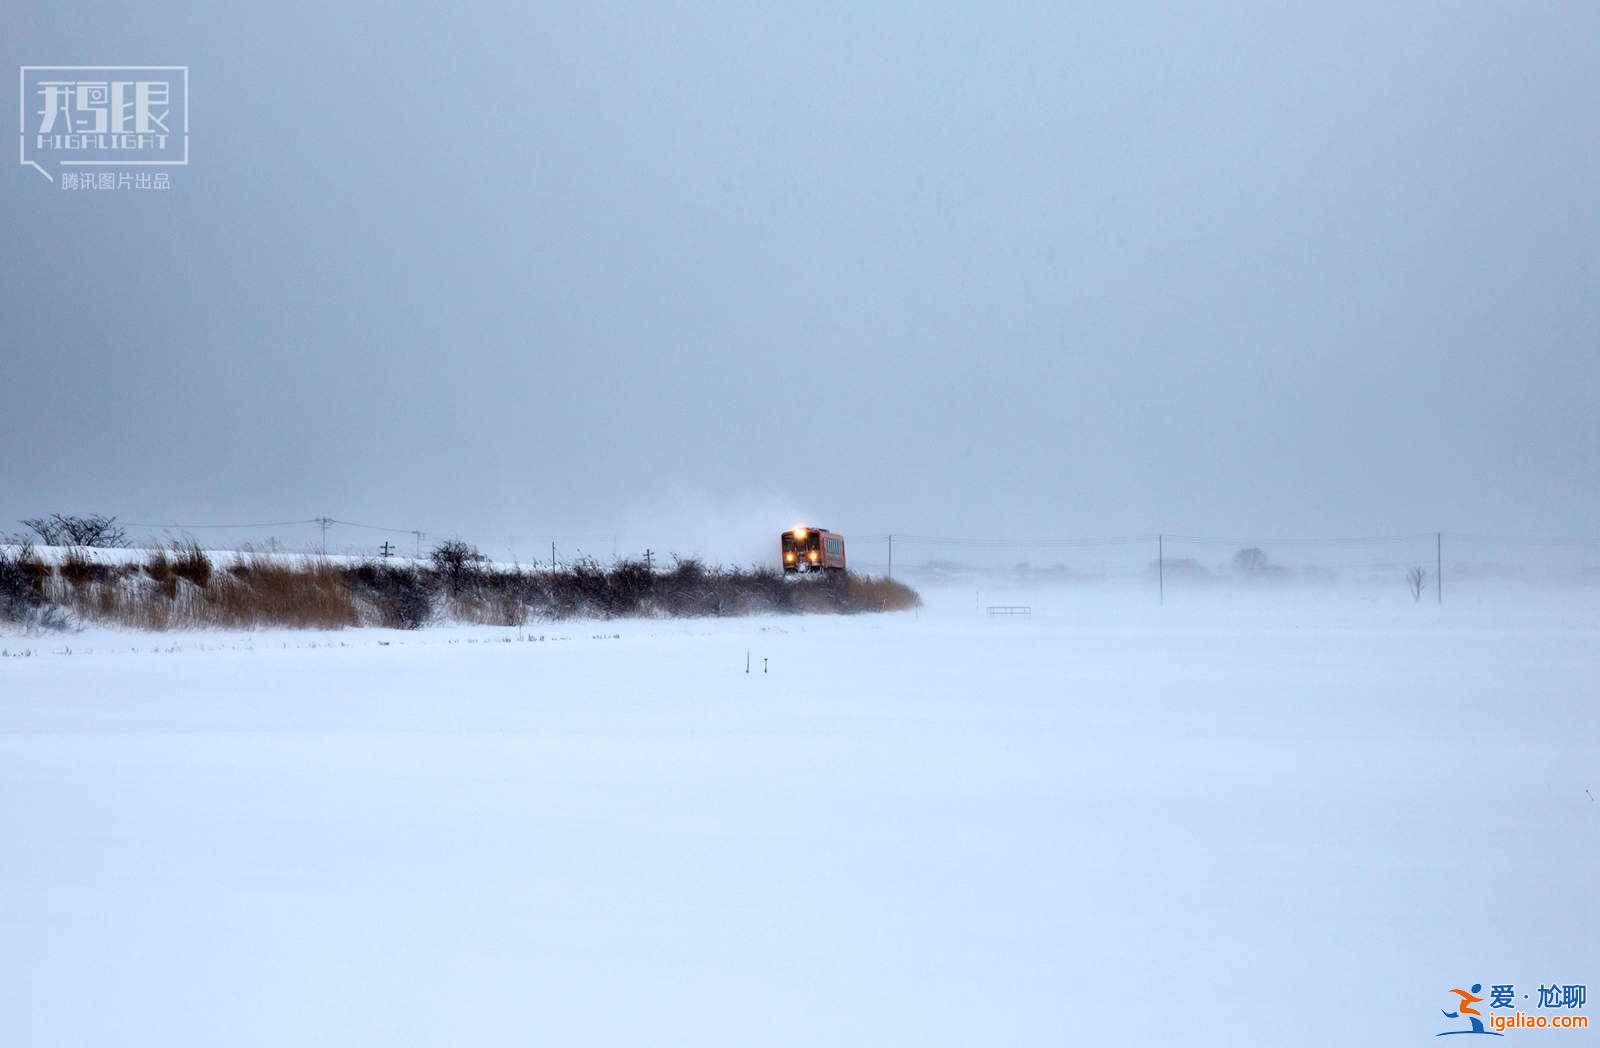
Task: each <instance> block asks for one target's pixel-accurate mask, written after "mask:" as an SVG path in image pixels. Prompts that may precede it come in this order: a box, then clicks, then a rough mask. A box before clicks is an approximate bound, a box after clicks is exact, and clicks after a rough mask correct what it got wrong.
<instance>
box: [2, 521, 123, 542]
mask: <svg viewBox="0 0 1600 1048" xmlns="http://www.w3.org/2000/svg"><path fill="white" fill-rule="evenodd" d="M22 524H23V526H24V527H26V528H28V529H29V530H30V531H32V532H33V533H34V534H35V535H38V536H39V541H40V542H43V543H44V544H45V545H46V546H94V547H116V546H126V545H127V544H128V533H127V531H125V530H124V529H123V528H122V526H121V525H119V524H118V523H117V518H116V517H107V516H105V515H103V514H98V513H95V514H90V515H89V516H86V517H79V516H71V515H68V514H62V513H52V514H50V515H49V516H48V517H32V518H30V519H28V520H25V521H23V522H22Z"/></svg>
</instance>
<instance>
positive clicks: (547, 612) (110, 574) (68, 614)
mask: <svg viewBox="0 0 1600 1048" xmlns="http://www.w3.org/2000/svg"><path fill="white" fill-rule="evenodd" d="M49 553H50V554H51V555H49V556H46V555H44V554H43V553H41V551H38V550H36V549H34V548H33V547H31V546H25V545H24V546H19V547H15V548H13V549H10V550H0V621H6V622H13V623H21V624H23V625H24V626H33V627H41V628H52V627H55V628H59V627H62V626H65V625H67V624H69V623H70V622H73V621H76V622H79V623H85V624H89V623H93V624H102V625H113V626H124V627H132V628H137V629H156V630H159V629H182V628H250V627H257V626H283V627H294V628H324V629H325V628H337V627H341V626H361V625H367V626H387V627H391V628H396V629H417V628H419V627H422V626H425V625H427V624H429V623H432V622H468V623H481V624H486V625H502V626H516V625H521V624H522V623H525V622H528V621H530V620H559V619H569V618H624V617H665V616H672V617H685V616H728V615H748V614H760V613H774V614H795V613H808V612H809V613H830V612H831V613H854V612H867V611H892V610H900V609H905V608H912V607H916V606H917V605H918V604H919V603H920V600H919V598H918V596H917V594H916V592H915V591H914V590H912V589H911V588H910V587H908V586H906V585H904V584H903V583H898V582H893V581H891V580H888V579H880V578H873V577H870V576H864V575H855V574H852V575H849V576H840V577H837V578H828V579H816V580H804V581H793V580H786V579H785V578H784V576H783V575H782V574H781V573H780V572H777V571H775V570H771V569H766V568H724V567H713V566H709V565H706V564H704V563H702V562H701V561H699V560H695V559H678V560H676V561H675V562H674V563H673V565H672V566H671V567H670V568H668V569H666V570H658V569H656V568H655V567H653V566H652V565H650V564H648V563H646V562H644V561H640V560H619V561H616V562H615V563H612V564H610V565H601V564H600V563H598V562H596V561H594V560H580V561H578V562H576V563H573V564H570V565H566V566H564V567H561V568H559V569H557V570H553V571H552V570H538V571H530V570H525V569H522V568H520V567H517V566H507V565H500V564H494V563H491V562H490V561H488V560H487V559H485V558H484V557H483V556H482V555H481V554H479V553H478V552H477V551H476V550H474V549H473V548H472V547H470V546H467V545H465V544H463V543H459V542H450V543H442V544H440V546H438V547H437V548H436V549H435V550H434V555H433V556H432V557H431V558H430V560H429V561H428V562H426V563H423V562H415V561H385V560H373V561H352V560H349V559H343V558H330V557H319V556H284V555H281V554H268V553H253V552H246V553H241V554H216V553H212V552H208V551H205V550H202V549H200V548H199V547H198V546H196V545H193V544H182V543H179V544H174V545H172V546H169V547H166V548H162V549H155V550H151V551H148V552H145V553H142V554H141V553H132V552H128V553H125V554H124V555H120V556H110V557H108V556H104V555H99V554H98V553H97V552H96V551H91V550H87V549H83V548H80V547H68V548H66V549H64V550H51V551H49Z"/></svg>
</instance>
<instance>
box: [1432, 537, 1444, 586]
mask: <svg viewBox="0 0 1600 1048" xmlns="http://www.w3.org/2000/svg"><path fill="white" fill-rule="evenodd" d="M1433 593H1434V598H1435V599H1434V602H1435V603H1436V604H1443V603H1444V532H1442V531H1436V532H1434V533H1433Z"/></svg>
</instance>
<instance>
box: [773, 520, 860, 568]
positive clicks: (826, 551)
mask: <svg viewBox="0 0 1600 1048" xmlns="http://www.w3.org/2000/svg"><path fill="white" fill-rule="evenodd" d="M778 545H779V547H780V551H781V552H782V554H783V571H784V574H786V575H793V574H799V573H802V572H812V571H827V572H842V571H844V536H843V535H841V534H839V533H838V532H837V531H829V530H828V529H827V528H818V527H813V526H811V525H810V524H797V525H795V526H794V527H793V528H791V529H789V530H788V531H785V532H784V533H783V534H782V535H780V536H778Z"/></svg>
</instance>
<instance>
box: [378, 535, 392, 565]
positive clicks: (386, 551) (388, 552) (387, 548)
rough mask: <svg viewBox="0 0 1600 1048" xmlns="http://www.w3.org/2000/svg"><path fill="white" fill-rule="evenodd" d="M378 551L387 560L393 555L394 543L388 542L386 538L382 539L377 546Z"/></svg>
mask: <svg viewBox="0 0 1600 1048" xmlns="http://www.w3.org/2000/svg"><path fill="white" fill-rule="evenodd" d="M378 552H380V553H382V554H383V559H384V560H388V559H389V558H390V557H392V556H394V543H392V542H390V541H389V540H388V539H384V540H383V545H381V546H379V547H378Z"/></svg>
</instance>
